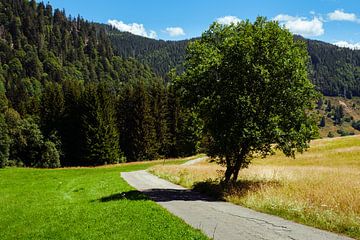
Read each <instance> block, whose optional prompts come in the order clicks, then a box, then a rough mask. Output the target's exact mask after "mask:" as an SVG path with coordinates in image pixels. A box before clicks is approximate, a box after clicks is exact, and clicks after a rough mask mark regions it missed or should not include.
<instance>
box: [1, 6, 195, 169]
mask: <svg viewBox="0 0 360 240" xmlns="http://www.w3.org/2000/svg"><path fill="white" fill-rule="evenodd" d="M108 33H109V31H108V28H104V27H102V26H101V25H99V24H93V23H89V22H87V21H85V20H84V19H82V18H81V17H76V18H73V17H71V16H70V17H67V16H66V13H65V12H64V11H60V10H58V9H55V10H53V9H52V6H51V5H49V4H44V3H36V2H35V1H34V0H32V1H27V0H1V1H0V63H1V64H0V165H1V166H5V165H23V166H34V167H59V166H74V165H75V166H78V165H100V164H110V163H117V162H122V161H135V160H143V159H154V158H157V157H160V156H183V155H190V154H193V153H194V152H195V151H196V147H197V143H198V138H199V137H198V133H197V131H196V130H195V129H196V127H197V125H198V122H197V119H196V116H194V114H192V113H191V112H189V111H188V110H186V109H183V108H181V106H180V103H179V97H178V94H177V93H176V91H175V90H173V88H172V86H170V85H165V84H164V81H163V80H162V78H161V77H158V76H157V74H155V73H153V71H152V70H151V69H150V68H149V67H147V66H146V65H144V64H142V63H140V62H138V61H137V60H135V59H134V58H126V59H125V58H122V57H120V56H117V54H116V53H118V52H119V51H118V50H117V51H114V50H113V47H112V45H111V39H110V38H109V34H108ZM114 52H115V54H114ZM127 57H128V56H127Z"/></svg>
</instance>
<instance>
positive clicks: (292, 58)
mask: <svg viewBox="0 0 360 240" xmlns="http://www.w3.org/2000/svg"><path fill="white" fill-rule="evenodd" d="M308 61H309V60H308V55H307V51H306V49H305V46H304V44H303V43H302V42H299V41H295V40H294V38H293V36H292V34H291V33H290V32H289V31H288V30H286V29H284V28H283V27H281V26H279V24H278V23H277V22H274V21H267V20H266V19H265V18H262V17H259V18H257V20H256V21H255V22H254V23H251V22H249V21H242V22H240V23H238V24H231V25H221V24H218V23H214V24H213V25H212V26H211V27H210V28H209V30H207V31H206V32H205V33H203V35H202V37H201V38H200V39H199V40H196V41H194V42H193V43H191V44H190V45H189V47H188V51H187V58H186V62H185V72H184V73H183V74H182V75H181V76H180V77H179V78H178V79H177V84H178V86H179V87H180V88H181V90H182V93H183V96H184V99H186V101H187V102H188V104H189V105H190V107H193V108H194V109H195V110H196V111H198V113H199V116H200V117H201V118H202V120H203V122H204V132H205V134H206V135H207V148H206V149H207V153H208V155H209V156H211V157H213V158H215V159H218V161H219V163H221V164H224V165H226V167H227V169H226V172H225V181H226V182H229V181H230V180H233V181H236V180H237V178H238V173H239V170H240V169H241V168H244V167H247V166H248V164H249V163H250V161H251V159H252V158H253V157H254V156H262V157H266V156H267V155H269V154H272V153H273V151H274V149H279V150H282V151H283V152H284V153H285V155H287V156H294V154H295V152H296V151H299V152H302V151H303V150H304V149H306V148H307V147H308V143H309V141H310V139H311V138H312V136H313V135H314V133H316V131H317V128H316V124H315V122H314V121H313V119H312V117H311V116H309V114H308V111H307V109H309V108H311V107H312V103H314V102H315V99H316V96H317V93H316V91H315V90H314V86H313V85H312V84H311V82H310V80H309V79H308V75H307V65H308Z"/></svg>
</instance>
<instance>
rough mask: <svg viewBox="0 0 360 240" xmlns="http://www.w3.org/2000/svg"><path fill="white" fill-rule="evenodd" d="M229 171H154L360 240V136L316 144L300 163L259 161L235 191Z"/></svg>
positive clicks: (205, 167) (208, 167) (204, 167)
mask: <svg viewBox="0 0 360 240" xmlns="http://www.w3.org/2000/svg"><path fill="white" fill-rule="evenodd" d="M224 170H225V168H223V167H221V166H218V165H216V164H215V163H201V164H197V165H193V166H176V167H174V166H156V167H153V168H151V169H150V171H151V172H152V173H154V174H156V175H158V176H160V177H162V178H165V179H168V180H170V181H172V182H174V183H177V184H180V185H183V186H185V187H189V188H194V189H196V190H199V191H202V192H205V193H207V194H210V195H212V196H215V197H218V198H222V199H224V200H226V201H230V202H233V203H235V204H239V205H243V206H245V207H249V208H252V209H255V210H258V211H261V212H265V213H270V214H273V215H278V216H281V217H283V218H286V219H289V220H293V221H296V222H299V223H303V224H306V225H310V226H314V227H317V228H321V229H325V230H328V231H333V232H337V233H340V234H344V235H347V236H350V237H354V238H357V239H360V136H352V137H343V138H333V139H321V140H315V141H313V142H312V143H311V148H310V149H309V151H307V152H305V153H304V154H302V155H300V154H299V155H297V157H296V159H291V158H290V159H289V158H286V157H285V156H283V155H282V154H280V153H277V154H276V155H274V156H271V157H269V158H267V159H255V160H254V161H253V164H252V165H250V167H249V168H248V169H244V170H241V172H240V176H239V181H238V183H237V184H235V185H233V186H229V187H223V186H222V185H221V184H220V178H221V177H222V176H223V174H224Z"/></svg>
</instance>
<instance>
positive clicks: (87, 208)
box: [0, 160, 207, 239]
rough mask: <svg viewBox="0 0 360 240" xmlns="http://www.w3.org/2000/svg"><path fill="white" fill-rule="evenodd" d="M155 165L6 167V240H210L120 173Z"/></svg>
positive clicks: (2, 223) (0, 198) (1, 222)
mask: <svg viewBox="0 0 360 240" xmlns="http://www.w3.org/2000/svg"><path fill="white" fill-rule="evenodd" d="M166 162H167V163H170V162H169V161H166ZM175 162H176V161H175ZM179 162H181V161H180V160H179ZM172 163H174V162H172ZM154 164H159V162H151V163H140V164H121V165H119V166H110V167H105V168H104V167H103V168H101V167H100V168H75V169H56V170H40V169H25V168H7V169H2V170H0V239H207V238H206V237H205V236H204V235H203V234H202V233H201V232H200V231H197V230H194V229H192V228H191V227H190V226H188V225H187V224H185V223H184V222H183V221H182V220H180V219H179V218H177V217H175V216H173V215H171V214H170V213H168V212H167V211H166V210H165V209H163V208H162V207H160V206H158V205H157V204H156V203H154V202H152V201H150V200H148V199H147V198H146V197H145V196H143V195H142V194H140V193H139V192H136V191H133V190H134V189H133V188H132V187H130V186H129V185H128V184H127V183H126V182H125V181H124V180H123V179H122V178H121V177H120V172H122V171H135V170H140V169H146V168H148V167H149V166H153V165H154Z"/></svg>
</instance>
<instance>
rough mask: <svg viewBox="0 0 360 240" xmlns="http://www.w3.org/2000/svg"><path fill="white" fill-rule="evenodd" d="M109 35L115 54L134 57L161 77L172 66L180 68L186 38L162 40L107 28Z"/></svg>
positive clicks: (184, 51)
mask: <svg viewBox="0 0 360 240" xmlns="http://www.w3.org/2000/svg"><path fill="white" fill-rule="evenodd" d="M109 36H110V40H111V43H112V45H113V48H114V51H115V53H116V54H118V55H120V56H122V57H124V58H129V57H132V58H136V59H138V60H139V61H140V62H142V63H144V64H147V65H148V66H150V67H151V68H152V69H153V71H154V72H155V73H156V74H158V75H159V76H162V77H165V78H166V77H167V74H168V72H169V71H170V70H171V69H172V68H179V69H182V66H181V65H182V62H183V61H184V60H185V54H186V47H187V45H188V43H189V41H188V40H182V41H164V40H155V39H150V38H145V37H140V36H136V35H133V34H131V33H128V32H120V31H117V30H115V29H111V28H109Z"/></svg>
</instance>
